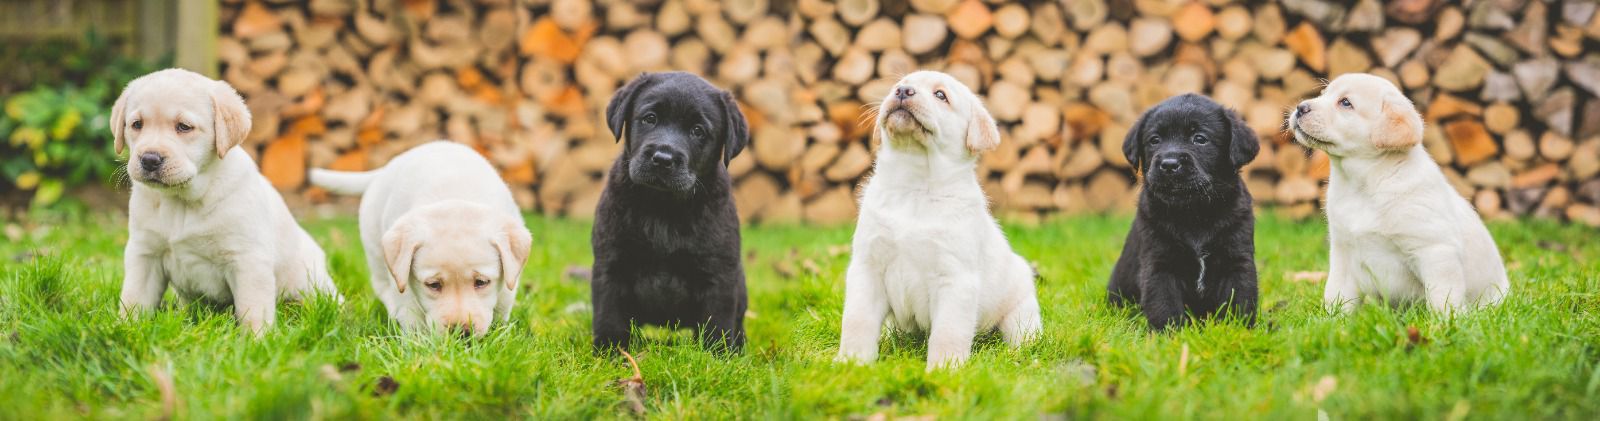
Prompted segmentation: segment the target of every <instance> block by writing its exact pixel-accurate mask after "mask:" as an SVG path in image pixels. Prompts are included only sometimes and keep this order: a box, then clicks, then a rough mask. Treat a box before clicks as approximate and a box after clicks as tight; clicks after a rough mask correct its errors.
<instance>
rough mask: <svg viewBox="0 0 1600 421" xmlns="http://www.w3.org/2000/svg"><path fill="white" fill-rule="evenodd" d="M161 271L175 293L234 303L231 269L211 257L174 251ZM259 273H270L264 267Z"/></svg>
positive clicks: (165, 259) (164, 260) (165, 258)
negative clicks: (230, 286) (229, 283)
mask: <svg viewBox="0 0 1600 421" xmlns="http://www.w3.org/2000/svg"><path fill="white" fill-rule="evenodd" d="M161 267H162V271H163V272H164V273H166V274H167V282H168V285H170V286H171V287H172V289H173V292H176V293H178V294H182V295H185V296H188V297H193V298H204V299H207V300H209V301H213V302H219V303H229V302H232V301H233V294H232V292H231V290H230V288H229V287H228V278H229V276H230V269H229V265H228V264H226V263H225V262H223V261H222V260H221V259H219V258H218V257H217V256H214V255H212V254H210V253H197V252H196V251H195V250H189V249H173V250H171V251H169V252H167V254H166V255H165V256H164V257H163V258H162V262H161ZM260 270H264V271H270V270H272V268H268V267H263V268H260Z"/></svg>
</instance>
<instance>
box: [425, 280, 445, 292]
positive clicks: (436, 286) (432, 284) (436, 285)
mask: <svg viewBox="0 0 1600 421" xmlns="http://www.w3.org/2000/svg"><path fill="white" fill-rule="evenodd" d="M422 286H425V287H428V289H430V290H433V292H439V291H443V290H444V282H439V280H437V279H435V280H430V281H428V282H423V283H422Z"/></svg>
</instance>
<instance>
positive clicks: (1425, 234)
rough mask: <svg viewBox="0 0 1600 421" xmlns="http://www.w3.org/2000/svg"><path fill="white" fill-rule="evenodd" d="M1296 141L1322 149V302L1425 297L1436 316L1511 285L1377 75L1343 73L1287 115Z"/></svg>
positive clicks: (1410, 117) (1416, 126) (1409, 110)
mask: <svg viewBox="0 0 1600 421" xmlns="http://www.w3.org/2000/svg"><path fill="white" fill-rule="evenodd" d="M1289 128H1290V129H1291V130H1293V131H1294V138H1295V140H1296V141H1298V142H1299V143H1300V144H1302V145H1305V146H1307V147H1310V148H1314V149H1321V150H1322V151H1324V152H1327V153H1328V158H1329V161H1330V163H1331V165H1330V167H1331V171H1330V175H1329V177H1328V198H1327V205H1326V208H1327V212H1328V243H1329V256H1328V284H1327V289H1326V290H1325V291H1324V293H1323V303H1324V304H1325V305H1327V306H1328V307H1329V308H1330V309H1334V310H1343V311H1349V310H1351V309H1353V308H1354V307H1355V306H1356V305H1357V304H1359V303H1360V302H1361V301H1362V300H1363V299H1366V298H1375V299H1380V300H1393V301H1396V302H1405V301H1414V300H1419V299H1420V300H1426V301H1427V303H1428V307H1429V308H1431V309H1433V310H1434V311H1438V312H1446V313H1448V312H1452V311H1458V310H1464V309H1468V308H1471V307H1474V306H1481V305H1493V304H1496V303H1498V302H1500V299H1501V298H1503V297H1505V294H1506V293H1507V292H1509V291H1510V284H1509V282H1507V280H1506V268H1505V265H1504V264H1503V263H1502V262H1501V260H1500V251H1499V250H1498V249H1496V248H1495V245H1494V238H1491V237H1490V236H1489V230H1488V229H1486V228H1484V226H1483V222H1482V221H1480V220H1478V214H1477V213H1476V212H1474V211H1473V210H1472V206H1471V205H1469V204H1467V201H1466V199H1463V198H1462V197H1461V196H1460V195H1459V194H1457V193H1456V191H1455V189H1452V188H1451V187H1450V184H1449V183H1448V182H1447V181H1445V178H1444V174H1443V173H1442V172H1440V171H1439V165H1438V164H1435V163H1434V162H1433V158H1431V157H1429V156H1428V153H1427V152H1426V151H1424V150H1423V149H1422V117H1421V116H1418V115H1417V110H1416V107H1414V106H1412V105H1411V101H1410V100H1408V99H1406V97H1405V95H1404V94H1402V93H1401V92H1400V90H1399V89H1398V88H1395V86H1394V84H1392V83H1390V82H1389V81H1387V80H1384V79H1383V78H1380V77H1377V76H1373V75H1368V74H1349V75H1344V76H1340V77H1339V78H1338V79H1335V80H1334V81H1333V83H1329V84H1328V87H1327V88H1326V89H1323V91H1322V96H1319V97H1316V98H1312V99H1310V100H1306V101H1305V102H1302V103H1300V105H1299V106H1298V107H1296V108H1295V110H1294V112H1293V113H1292V114H1290V116H1289Z"/></svg>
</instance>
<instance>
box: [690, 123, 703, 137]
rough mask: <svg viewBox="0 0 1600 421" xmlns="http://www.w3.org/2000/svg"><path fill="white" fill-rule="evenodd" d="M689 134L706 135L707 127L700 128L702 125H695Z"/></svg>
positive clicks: (695, 135)
mask: <svg viewBox="0 0 1600 421" xmlns="http://www.w3.org/2000/svg"><path fill="white" fill-rule="evenodd" d="M689 134H690V135H693V136H694V137H695V138H702V137H706V129H703V128H700V126H694V128H693V129H689Z"/></svg>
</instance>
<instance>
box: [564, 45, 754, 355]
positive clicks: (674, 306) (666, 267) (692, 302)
mask: <svg viewBox="0 0 1600 421" xmlns="http://www.w3.org/2000/svg"><path fill="white" fill-rule="evenodd" d="M606 123H607V124H608V125H610V126H611V133H613V134H615V135H616V137H617V139H618V140H619V141H624V142H625V143H624V148H623V152H622V155H621V156H619V157H617V161H616V163H615V164H614V165H612V166H611V173H610V175H609V176H608V179H607V180H608V181H607V183H606V188H605V191H604V192H602V193H601V195H600V203H599V205H598V208H597V209H595V216H594V232H593V233H592V237H591V238H590V241H591V242H592V246H593V247H594V278H593V281H592V282H591V284H590V285H591V292H592V294H593V303H594V346H595V348H596V349H597V350H600V351H605V350H610V349H627V348H628V339H629V335H630V333H631V328H632V326H633V325H634V324H635V323H639V324H652V325H664V326H674V327H675V326H682V325H692V326H693V327H694V328H695V331H696V332H697V335H698V337H699V338H700V341H701V343H702V344H703V345H704V346H705V347H706V348H708V349H713V350H725V351H732V352H738V351H739V350H741V349H742V348H743V346H744V312H745V305H746V303H745V300H746V296H745V286H744V266H743V264H742V262H741V261H740V253H739V215H738V213H737V212H735V210H734V206H733V196H732V195H731V194H730V190H731V188H730V187H729V183H730V181H729V178H728V170H727V164H728V161H729V160H732V159H733V157H734V156H736V155H738V154H739V152H740V151H741V150H743V149H744V146H745V145H746V144H748V143H749V142H750V133H749V132H750V129H749V127H748V125H747V124H746V123H745V119H744V114H743V113H741V112H740V111H739V107H738V105H737V104H736V103H735V102H734V100H733V95H731V94H729V93H727V92H725V91H723V90H721V89H717V87H715V86H712V85H711V84H710V83H708V82H706V81H705V80H704V79H701V78H700V77H698V76H695V75H692V74H689V73H682V72H671V73H645V74H642V75H639V77H638V78H636V79H634V80H633V81H632V82H629V83H628V85H627V86H624V87H623V88H622V89H621V90H619V91H617V93H616V95H615V96H614V97H612V98H611V103H610V105H607V106H606Z"/></svg>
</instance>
